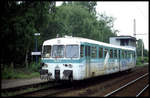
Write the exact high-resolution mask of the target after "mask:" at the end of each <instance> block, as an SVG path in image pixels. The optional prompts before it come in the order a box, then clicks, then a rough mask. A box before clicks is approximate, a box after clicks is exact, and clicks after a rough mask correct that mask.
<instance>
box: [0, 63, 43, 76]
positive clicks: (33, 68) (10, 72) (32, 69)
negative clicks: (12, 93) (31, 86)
mask: <svg viewBox="0 0 150 98" xmlns="http://www.w3.org/2000/svg"><path fill="white" fill-rule="evenodd" d="M39 66H40V64H35V63H32V64H30V66H29V68H14V69H13V68H11V67H7V66H6V67H5V68H3V69H1V71H2V72H1V73H2V79H26V78H33V77H40V73H39V71H38V70H39Z"/></svg>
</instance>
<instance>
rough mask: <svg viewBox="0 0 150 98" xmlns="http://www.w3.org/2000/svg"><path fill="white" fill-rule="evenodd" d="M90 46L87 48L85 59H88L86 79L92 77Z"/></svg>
mask: <svg viewBox="0 0 150 98" xmlns="http://www.w3.org/2000/svg"><path fill="white" fill-rule="evenodd" d="M90 50H91V48H90V46H85V57H86V67H85V68H86V69H85V70H86V77H87V78H88V77H90V53H91V51H90Z"/></svg>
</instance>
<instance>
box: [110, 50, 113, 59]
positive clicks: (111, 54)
mask: <svg viewBox="0 0 150 98" xmlns="http://www.w3.org/2000/svg"><path fill="white" fill-rule="evenodd" d="M110 58H113V50H112V49H110Z"/></svg>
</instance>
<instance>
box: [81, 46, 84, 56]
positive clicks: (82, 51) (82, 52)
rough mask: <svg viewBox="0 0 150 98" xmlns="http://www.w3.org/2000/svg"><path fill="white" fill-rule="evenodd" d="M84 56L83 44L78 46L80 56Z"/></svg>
mask: <svg viewBox="0 0 150 98" xmlns="http://www.w3.org/2000/svg"><path fill="white" fill-rule="evenodd" d="M83 56H84V45H81V46H80V57H81V58H82V57H83Z"/></svg>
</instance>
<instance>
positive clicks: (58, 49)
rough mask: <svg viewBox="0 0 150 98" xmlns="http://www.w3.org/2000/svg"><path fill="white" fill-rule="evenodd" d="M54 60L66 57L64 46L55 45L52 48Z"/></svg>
mask: <svg viewBox="0 0 150 98" xmlns="http://www.w3.org/2000/svg"><path fill="white" fill-rule="evenodd" d="M52 57H53V58H63V57H64V45H54V46H53V48H52Z"/></svg>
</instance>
